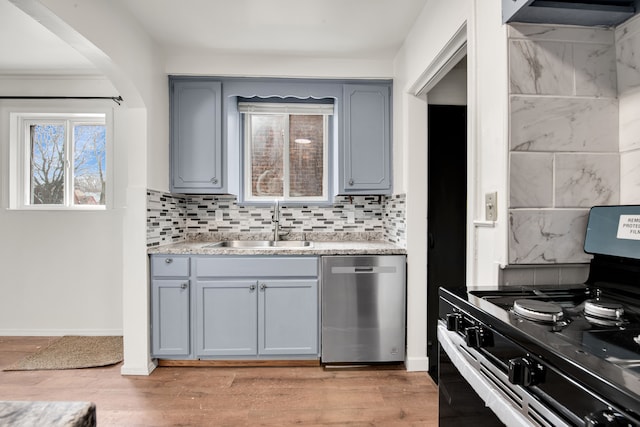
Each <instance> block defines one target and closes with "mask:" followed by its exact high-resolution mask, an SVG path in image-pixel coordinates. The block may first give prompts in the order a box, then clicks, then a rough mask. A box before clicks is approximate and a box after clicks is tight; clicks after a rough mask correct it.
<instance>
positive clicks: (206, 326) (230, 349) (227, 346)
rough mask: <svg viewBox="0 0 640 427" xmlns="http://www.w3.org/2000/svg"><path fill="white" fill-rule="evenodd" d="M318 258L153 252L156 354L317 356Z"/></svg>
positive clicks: (153, 344) (153, 341)
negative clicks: (158, 253) (190, 254)
mask: <svg viewBox="0 0 640 427" xmlns="http://www.w3.org/2000/svg"><path fill="white" fill-rule="evenodd" d="M318 271H319V260H318V257H301V256H290V257H289V256H287V257H281V256H273V257H270V256H257V257H253V256H191V257H189V256H177V257H172V256H165V255H153V256H151V277H152V279H151V330H152V334H151V349H152V351H151V353H152V357H157V358H170V359H192V358H199V359H247V360H248V359H256V358H260V359H317V358H318V357H319V341H320V337H319V329H320V324H319V289H318Z"/></svg>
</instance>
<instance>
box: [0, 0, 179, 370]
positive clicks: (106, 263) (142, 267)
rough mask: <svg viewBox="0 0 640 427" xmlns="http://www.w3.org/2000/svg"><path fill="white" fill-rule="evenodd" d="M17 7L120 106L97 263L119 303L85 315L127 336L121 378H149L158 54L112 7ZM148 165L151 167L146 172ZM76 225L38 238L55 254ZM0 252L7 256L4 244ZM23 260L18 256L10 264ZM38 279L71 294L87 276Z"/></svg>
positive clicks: (162, 163) (162, 93) (158, 157)
mask: <svg viewBox="0 0 640 427" xmlns="http://www.w3.org/2000/svg"><path fill="white" fill-rule="evenodd" d="M16 5H17V6H18V7H20V8H21V9H23V10H24V11H25V12H26V13H27V14H29V15H30V16H32V17H34V19H36V20H38V21H39V22H40V23H41V24H42V25H44V26H46V27H47V28H48V29H49V30H51V31H52V32H53V33H54V34H56V35H58V36H59V37H60V38H62V39H63V40H64V41H66V42H67V43H69V44H70V45H71V46H73V47H74V48H76V49H77V50H78V51H79V52H81V53H82V54H83V55H84V56H86V57H87V58H88V59H89V60H90V61H91V62H92V63H93V64H94V65H95V66H96V67H97V68H98V70H99V71H100V72H101V73H102V74H103V75H104V76H106V78H107V79H108V80H109V81H110V82H111V83H112V85H113V87H114V88H115V89H116V91H117V92H118V93H119V94H120V95H122V97H123V98H124V100H125V102H124V104H123V106H122V107H120V108H118V109H116V110H115V111H114V141H115V142H116V150H115V153H114V166H115V168H116V172H115V177H114V181H115V187H116V191H115V194H114V198H115V209H114V210H113V211H112V212H109V213H108V214H107V215H114V217H118V220H117V221H114V224H113V226H112V227H105V231H104V239H105V240H107V241H108V243H109V246H108V247H109V251H108V256H106V254H105V257H104V258H103V259H102V260H101V263H100V266H101V267H102V269H103V270H104V271H109V272H112V273H111V274H110V275H109V276H108V280H109V282H110V283H109V285H110V286H113V287H114V288H115V289H119V291H118V292H119V295H120V298H115V299H114V298H111V299H108V300H104V299H102V300H101V301H100V302H99V304H96V305H94V304H89V309H88V310H92V311H93V312H95V313H96V314H95V315H96V316H100V314H101V313H104V312H110V313H113V316H114V317H115V318H117V319H118V320H117V327H118V328H121V330H122V332H123V335H124V359H125V360H124V362H125V363H124V365H123V367H122V372H123V373H125V374H147V373H149V372H150V371H151V370H152V369H153V365H152V364H151V363H150V358H149V324H148V307H149V304H148V277H147V275H148V273H147V271H148V268H147V255H146V189H147V188H148V186H149V187H154V188H158V189H160V190H166V189H168V173H167V171H168V164H169V162H168V90H167V87H168V86H167V76H166V74H165V73H164V69H163V63H162V61H161V58H162V56H161V55H160V53H159V52H158V49H157V47H156V46H155V44H154V43H153V42H152V40H151V39H150V37H149V36H148V35H147V34H146V33H145V32H144V31H142V30H141V28H140V27H139V25H138V24H137V22H136V21H135V20H134V19H133V18H132V17H131V16H129V15H128V14H127V13H125V12H124V11H123V10H122V9H121V8H120V6H119V4H118V3H117V2H69V1H65V0H42V1H37V0H16ZM87 92H91V90H87ZM148 153H149V154H150V156H149V158H148V157H147V154H148ZM147 163H149V164H153V165H154V166H155V167H154V168H149V169H148V168H147ZM148 170H149V172H147V171H148ZM50 215H51V218H53V217H54V216H55V215H53V214H50ZM59 215H61V216H64V215H65V214H64V213H60V214H59ZM64 218H65V219H67V220H69V218H70V217H67V216H64ZM29 224H31V223H29ZM79 225H80V226H78V224H77V223H74V224H71V225H69V227H68V229H63V230H61V231H60V232H58V231H55V230H54V231H52V232H50V233H48V234H47V235H43V236H42V238H43V240H46V241H47V242H49V243H48V245H49V246H48V248H52V247H53V246H55V244H56V243H57V242H64V241H65V238H66V234H65V233H64V231H68V232H70V233H73V234H83V233H86V231H85V230H84V229H83V228H82V227H81V225H82V223H80V224H79ZM103 226H104V224H103ZM83 242H84V243H86V241H83ZM67 246H73V244H69V245H67ZM98 246H99V243H98V244H93V245H89V244H88V245H85V246H81V247H78V248H76V249H75V250H76V251H87V252H91V251H94V250H96V248H97V247H98ZM0 247H2V250H6V251H10V250H11V248H10V247H8V246H6V245H5V244H4V242H3V244H2V245H0ZM67 249H68V248H67ZM24 255H25V254H24V253H22V254H16V256H15V258H17V257H22V256H24ZM96 270H99V269H98V268H97V267H96ZM42 275H43V277H44V276H46V278H47V280H48V281H55V282H59V283H61V286H62V288H63V289H70V290H75V289H78V288H80V287H81V286H80V285H81V284H85V283H86V278H85V277H72V276H70V275H67V274H65V272H61V271H56V270H54V269H51V271H49V272H46V273H45V272H43V274H42ZM69 293H70V292H67V294H69ZM12 295H13V294H12ZM92 301H93V300H92V299H91V298H82V299H81V300H80V301H79V300H71V301H68V302H67V303H66V304H64V305H61V310H64V309H65V308H67V307H71V306H74V305H76V304H79V305H82V304H86V303H87V302H89V303H91V302H92ZM84 320H85V319H84V318H82V319H80V320H78V319H76V323H73V325H71V326H69V328H76V329H77V328H82V327H83V326H84V325H86V322H85V321H84Z"/></svg>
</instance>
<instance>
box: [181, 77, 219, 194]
mask: <svg viewBox="0 0 640 427" xmlns="http://www.w3.org/2000/svg"><path fill="white" fill-rule="evenodd" d="M170 95H171V99H170V105H171V126H172V128H171V174H172V176H171V185H172V190H173V191H177V192H185V193H216V192H221V191H222V190H223V189H224V180H223V176H222V108H221V107H222V101H221V96H222V85H221V83H220V82H215V81H207V80H193V81H181V80H172V82H171V91H170Z"/></svg>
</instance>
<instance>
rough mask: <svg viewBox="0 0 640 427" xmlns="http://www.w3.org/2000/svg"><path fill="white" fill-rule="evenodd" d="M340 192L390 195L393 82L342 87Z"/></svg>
mask: <svg viewBox="0 0 640 427" xmlns="http://www.w3.org/2000/svg"><path fill="white" fill-rule="evenodd" d="M343 99H344V115H343V118H344V138H343V143H342V146H341V147H340V152H341V156H340V170H339V182H340V188H339V189H338V190H339V192H340V193H341V194H391V192H392V186H391V170H392V168H391V162H392V159H391V85H390V84H346V85H344V86H343Z"/></svg>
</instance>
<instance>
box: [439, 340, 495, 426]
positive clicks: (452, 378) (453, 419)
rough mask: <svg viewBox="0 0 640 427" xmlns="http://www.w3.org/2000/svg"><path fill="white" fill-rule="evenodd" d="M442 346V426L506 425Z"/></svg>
mask: <svg viewBox="0 0 640 427" xmlns="http://www.w3.org/2000/svg"><path fill="white" fill-rule="evenodd" d="M438 347H439V360H438V364H439V370H438V419H439V425H440V426H441V427H458V426H459V427H468V426H483V427H493V426H504V424H503V423H502V422H501V421H500V420H499V419H498V417H497V416H496V414H494V413H493V411H492V410H491V409H489V408H488V407H487V406H486V404H485V402H484V401H483V400H482V399H481V398H480V396H478V394H477V393H476V392H475V390H474V389H473V388H472V387H471V385H470V384H469V383H468V382H467V381H466V380H465V379H464V377H463V376H462V374H460V371H458V368H456V366H455V365H454V364H453V363H452V362H451V359H450V358H449V356H448V355H447V353H446V352H445V351H444V350H443V348H442V346H440V345H439V346H438Z"/></svg>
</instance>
